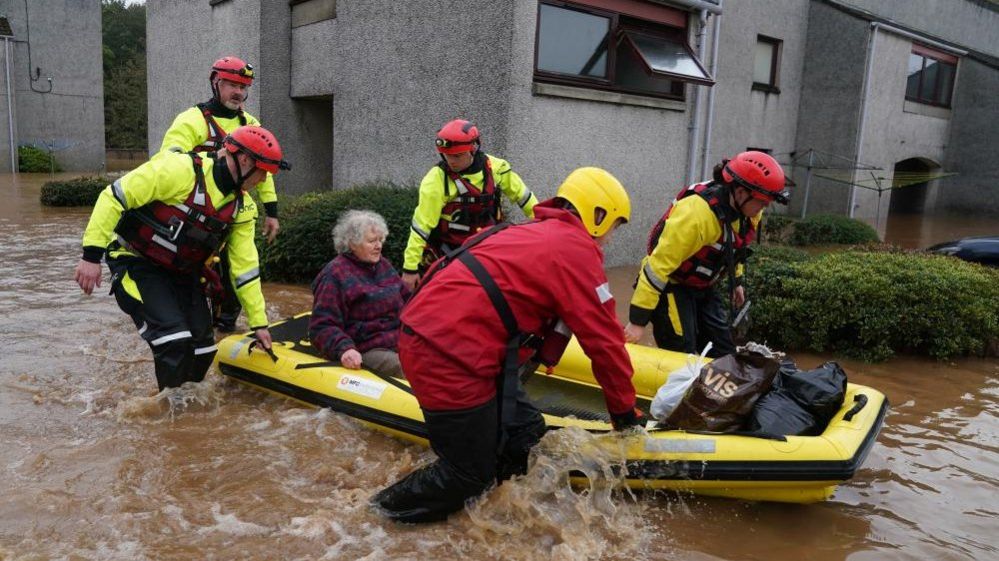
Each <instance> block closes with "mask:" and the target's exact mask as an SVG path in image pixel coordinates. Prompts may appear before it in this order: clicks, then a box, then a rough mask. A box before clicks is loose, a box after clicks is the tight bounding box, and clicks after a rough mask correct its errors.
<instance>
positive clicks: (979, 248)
mask: <svg viewBox="0 0 999 561" xmlns="http://www.w3.org/2000/svg"><path fill="white" fill-rule="evenodd" d="M926 251H929V252H932V253H940V254H943V255H953V256H954V257H957V258H958V259H963V260H965V261H971V262H973V263H981V264H982V265H988V266H990V267H999V236H981V237H974V238H962V239H960V240H955V241H952V242H944V243H941V244H937V245H934V246H932V247H929V248H927V250H926Z"/></svg>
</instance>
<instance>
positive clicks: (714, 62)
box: [687, 0, 723, 185]
mask: <svg viewBox="0 0 999 561" xmlns="http://www.w3.org/2000/svg"><path fill="white" fill-rule="evenodd" d="M722 1H723V0H718V10H719V16H720V15H721V14H720V11H721V7H722ZM711 32H712V33H713V34H714V37H712V38H711V75H712V76H717V75H718V74H717V72H718V38H719V37H720V36H721V17H715V22H714V29H713V30H712V31H711ZM714 120H715V88H714V86H712V87H711V88H710V89H709V90H708V109H707V115H706V116H705V119H704V149H703V150H702V151H701V175H700V177H701V178H706V177H707V176H708V162H709V161H710V156H711V129H712V125H713V124H714ZM687 184H688V185H690V182H688V183H687Z"/></svg>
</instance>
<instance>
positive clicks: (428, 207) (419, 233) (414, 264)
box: [402, 154, 538, 273]
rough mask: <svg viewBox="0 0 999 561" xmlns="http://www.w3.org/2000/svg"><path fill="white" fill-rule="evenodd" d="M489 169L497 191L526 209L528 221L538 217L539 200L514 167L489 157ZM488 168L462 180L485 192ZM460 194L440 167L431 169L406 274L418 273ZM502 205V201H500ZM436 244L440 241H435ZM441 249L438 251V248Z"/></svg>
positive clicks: (405, 259) (423, 187)
mask: <svg viewBox="0 0 999 561" xmlns="http://www.w3.org/2000/svg"><path fill="white" fill-rule="evenodd" d="M486 158H488V161H489V168H491V169H492V173H493V177H494V181H495V183H496V187H497V188H498V189H499V191H500V192H502V193H503V195H504V196H506V198H507V199H509V200H510V201H511V202H513V203H514V204H516V205H517V206H519V207H520V208H521V209H523V211H524V214H526V215H527V216H528V217H532V218H533V217H534V212H533V209H534V205H536V204H537V203H538V199H537V197H535V196H534V194H533V193H532V192H531V190H530V189H528V188H527V185H525V184H524V181H523V180H522V179H521V178H520V176H519V175H517V173H516V172H515V171H513V170H512V169H510V163H509V162H507V161H506V160H503V159H501V158H497V157H495V156H490V155H488V154H486ZM485 173H486V172H485V166H483V169H482V170H480V171H476V172H474V173H467V174H466V173H462V174H460V177H461V178H462V179H463V180H464V181H466V182H467V183H469V184H471V185H472V186H473V187H474V188H475V189H478V190H480V191H481V190H483V189H484V187H485V184H486V175H485ZM459 193H460V190H459V188H458V186H457V185H456V184H455V182H454V180H453V179H451V178H449V177H447V174H446V173H445V172H444V170H443V169H442V168H441V167H440V166H434V167H432V168H430V171H428V172H427V174H426V175H425V176H424V177H423V181H421V182H420V201H419V203H418V204H417V206H416V209H415V210H414V211H413V221H412V223H411V228H410V231H409V241H408V243H407V244H406V251H405V253H404V254H403V266H402V270H403V272H409V273H413V272H416V271H417V270H418V268H419V266H420V261H421V260H422V258H423V250H424V248H426V246H427V243H428V242H430V241H431V237H432V235H433V233H434V231H435V230H437V229H438V226H439V225H440V223H441V222H442V221H447V220H450V218H451V216H449V215H447V214H446V213H445V212H444V208H445V206H446V205H447V204H448V203H451V202H452V201H453V200H454V199H455V198H456V197H458V195H459ZM495 204H496V205H499V199H496V202H495ZM435 241H436V240H435ZM435 249H437V248H435Z"/></svg>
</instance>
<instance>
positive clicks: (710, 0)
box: [653, 0, 722, 16]
mask: <svg viewBox="0 0 999 561" xmlns="http://www.w3.org/2000/svg"><path fill="white" fill-rule="evenodd" d="M653 1H654V2H655V1H658V2H660V3H663V4H673V5H675V6H681V7H684V8H688V9H691V10H701V11H704V12H711V13H712V14H715V15H717V16H720V15H721V13H722V7H721V3H722V0H717V1H716V0H653Z"/></svg>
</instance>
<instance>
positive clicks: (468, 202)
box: [402, 119, 538, 289]
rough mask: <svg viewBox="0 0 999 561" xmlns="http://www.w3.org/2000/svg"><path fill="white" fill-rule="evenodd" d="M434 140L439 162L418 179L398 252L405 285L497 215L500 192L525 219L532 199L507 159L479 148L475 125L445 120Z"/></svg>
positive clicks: (491, 222) (486, 226) (412, 284)
mask: <svg viewBox="0 0 999 561" xmlns="http://www.w3.org/2000/svg"><path fill="white" fill-rule="evenodd" d="M436 144H437V152H438V153H439V154H440V156H441V161H440V162H438V163H437V165H435V166H434V167H432V168H431V169H430V171H429V172H427V174H426V176H424V177H423V181H422V182H421V183H420V202H419V203H418V204H417V206H416V210H414V211H413V223H412V228H411V229H410V233H409V241H408V242H407V244H406V251H405V252H404V253H403V264H402V280H403V282H404V283H405V284H406V285H407V286H409V287H410V289H412V288H414V287H415V286H416V281H417V279H418V278H419V277H418V275H419V273H421V272H422V271H423V269H425V268H426V266H427V265H429V264H430V263H431V262H432V261H433V260H434V259H436V258H438V257H440V256H441V255H443V254H444V253H446V252H447V251H448V250H450V249H453V248H456V247H458V246H459V245H461V244H462V242H464V241H465V240H466V239H468V238H469V237H470V236H472V235H474V234H475V233H476V232H478V231H480V230H482V229H484V228H488V227H489V226H492V225H493V224H496V223H497V222H499V221H500V220H501V219H502V216H501V213H500V199H499V195H500V193H501V192H502V193H503V195H505V196H506V198H507V199H509V200H510V201H511V202H513V203H514V204H516V205H517V206H518V207H520V208H521V209H522V210H523V211H524V213H525V214H526V215H527V216H528V217H533V216H534V214H533V211H532V209H533V208H534V205H535V204H537V202H538V199H537V197H535V196H534V194H533V193H531V190H530V189H528V188H527V186H526V185H524V181H523V180H522V179H521V178H520V176H519V175H517V173H516V172H514V171H513V170H512V169H510V163H509V162H507V161H506V160H503V159H500V158H497V157H496V156H492V155H490V154H486V153H485V152H483V151H482V150H481V149H480V140H479V129H478V128H477V127H476V126H475V125H473V124H472V123H471V122H469V121H466V120H464V119H455V120H453V121H449V122H448V123H446V124H445V125H444V126H443V127H441V129H440V130H439V131H437V139H436Z"/></svg>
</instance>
